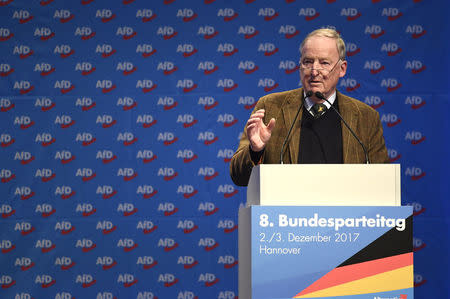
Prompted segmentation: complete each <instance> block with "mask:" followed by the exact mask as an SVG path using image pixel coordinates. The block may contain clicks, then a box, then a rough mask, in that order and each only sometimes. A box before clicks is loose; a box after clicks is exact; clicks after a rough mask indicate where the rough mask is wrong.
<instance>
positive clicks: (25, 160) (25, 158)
mask: <svg viewBox="0 0 450 299" xmlns="http://www.w3.org/2000/svg"><path fill="white" fill-rule="evenodd" d="M34 159H35V157H34V156H33V155H32V154H31V153H30V152H16V154H15V155H14V160H15V161H20V164H22V165H27V164H29V163H31V162H32V161H34Z"/></svg>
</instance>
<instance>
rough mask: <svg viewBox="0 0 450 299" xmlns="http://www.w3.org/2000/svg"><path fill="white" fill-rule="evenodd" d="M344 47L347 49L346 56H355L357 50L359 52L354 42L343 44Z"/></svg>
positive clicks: (359, 49)
mask: <svg viewBox="0 0 450 299" xmlns="http://www.w3.org/2000/svg"><path fill="white" fill-rule="evenodd" d="M345 48H346V50H347V56H350V57H351V56H355V55H356V54H358V53H359V52H361V48H359V47H358V45H356V44H354V43H347V44H346V45H345Z"/></svg>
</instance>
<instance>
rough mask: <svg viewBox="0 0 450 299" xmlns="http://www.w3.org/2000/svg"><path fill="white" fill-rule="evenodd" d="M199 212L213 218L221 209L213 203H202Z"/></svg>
mask: <svg viewBox="0 0 450 299" xmlns="http://www.w3.org/2000/svg"><path fill="white" fill-rule="evenodd" d="M197 210H198V211H199V212H203V215H205V216H211V215H213V214H215V213H217V212H218V211H219V208H218V207H216V206H215V205H214V203H212V202H202V203H200V204H199V205H198V208H197Z"/></svg>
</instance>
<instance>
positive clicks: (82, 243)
mask: <svg viewBox="0 0 450 299" xmlns="http://www.w3.org/2000/svg"><path fill="white" fill-rule="evenodd" d="M96 247H97V244H95V243H94V242H93V241H92V240H90V239H79V240H77V242H76V243H75V248H81V251H82V252H85V253H86V252H89V251H92V250H93V249H95V248H96Z"/></svg>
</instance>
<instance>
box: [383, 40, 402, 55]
mask: <svg viewBox="0 0 450 299" xmlns="http://www.w3.org/2000/svg"><path fill="white" fill-rule="evenodd" d="M381 52H386V54H387V55H388V56H395V55H397V54H398V53H400V52H402V48H400V47H399V46H398V45H397V44H396V43H383V45H381Z"/></svg>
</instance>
